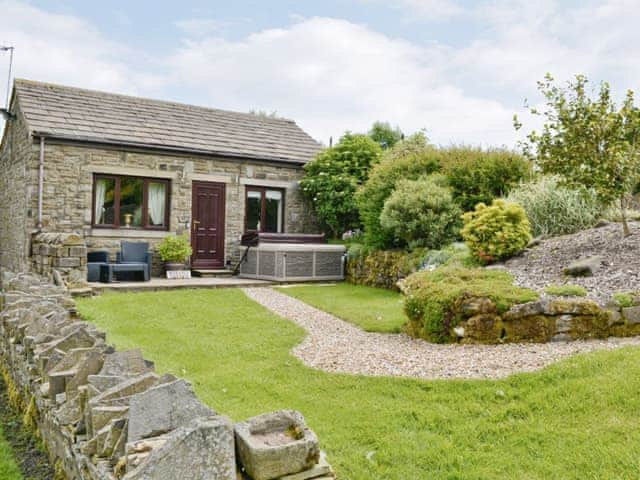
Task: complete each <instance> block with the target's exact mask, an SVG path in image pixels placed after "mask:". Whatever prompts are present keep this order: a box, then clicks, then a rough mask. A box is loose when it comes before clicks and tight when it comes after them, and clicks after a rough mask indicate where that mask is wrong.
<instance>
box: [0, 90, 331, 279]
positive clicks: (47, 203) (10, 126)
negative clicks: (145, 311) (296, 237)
mask: <svg viewBox="0 0 640 480" xmlns="http://www.w3.org/2000/svg"><path fill="white" fill-rule="evenodd" d="M9 111H10V118H9V120H7V123H6V127H5V130H4V135H3V138H2V144H1V145H0V268H8V269H12V270H20V269H24V268H25V267H27V266H28V265H29V263H30V261H29V258H30V255H31V248H32V246H31V242H32V238H33V236H34V234H35V233H38V232H49V233H75V234H77V235H78V236H80V237H81V238H83V239H84V242H85V243H86V246H87V247H88V249H89V250H91V249H94V250H95V249H100V250H110V251H112V252H115V251H116V250H117V249H118V247H119V243H120V241H121V240H123V239H127V240H132V241H147V242H149V243H150V244H151V245H155V244H157V243H158V242H159V241H160V240H161V239H162V238H163V237H165V236H167V235H173V234H181V233H186V232H188V235H189V236H190V238H191V243H192V247H193V250H194V254H193V257H192V259H191V261H192V268H194V269H202V270H207V269H223V268H226V267H229V266H230V265H232V263H233V262H235V261H236V260H237V259H238V257H239V248H238V247H239V244H240V238H241V236H242V234H244V233H245V232H250V231H264V232H285V233H303V232H306V233H314V232H313V229H314V220H313V217H312V215H311V214H310V211H309V209H308V208H307V206H306V205H305V203H304V201H303V198H302V196H301V192H300V190H299V188H298V181H299V180H300V178H301V177H302V174H303V170H302V167H303V165H304V164H305V163H306V162H308V161H309V160H311V159H313V158H314V156H315V155H316V154H317V153H318V151H319V150H320V148H321V146H320V145H319V144H318V143H317V142H316V141H314V140H313V139H312V138H311V137H310V136H309V135H308V134H306V133H305V132H304V131H303V130H302V129H301V128H300V127H298V125H296V123H295V122H293V121H291V120H285V119H280V118H271V117H265V116H260V115H253V114H249V113H237V112H230V111H224V110H216V109H210V108H202V107H196V106H190V105H183V104H178V103H172V102H165V101H158V100H149V99H144V98H137V97H131V96H125V95H116V94H111V93H103V92H97V91H90V90H84V89H79V88H71V87H66V86H60V85H51V84H47V83H41V82H34V81H29V80H16V81H15V83H14V89H13V95H12V100H11V106H10V109H9ZM154 257H155V260H154V272H155V273H156V274H157V273H159V271H160V261H159V259H158V258H157V255H155V256H154Z"/></svg>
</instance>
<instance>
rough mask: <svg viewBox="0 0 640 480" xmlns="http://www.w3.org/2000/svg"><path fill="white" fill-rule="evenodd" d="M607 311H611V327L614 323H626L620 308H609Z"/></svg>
mask: <svg viewBox="0 0 640 480" xmlns="http://www.w3.org/2000/svg"><path fill="white" fill-rule="evenodd" d="M607 312H608V313H609V322H608V323H609V326H610V327H611V326H612V325H619V324H621V323H624V319H623V318H622V314H621V313H620V310H618V308H610V309H607Z"/></svg>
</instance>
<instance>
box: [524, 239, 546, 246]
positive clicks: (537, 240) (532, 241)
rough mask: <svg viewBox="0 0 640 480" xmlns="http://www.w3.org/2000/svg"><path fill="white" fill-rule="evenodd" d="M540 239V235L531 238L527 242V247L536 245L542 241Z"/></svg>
mask: <svg viewBox="0 0 640 480" xmlns="http://www.w3.org/2000/svg"><path fill="white" fill-rule="evenodd" d="M542 240H543V238H542V237H535V238H532V239H531V241H530V242H529V244H528V245H527V248H533V247H537V246H538V245H540V244H541V243H542Z"/></svg>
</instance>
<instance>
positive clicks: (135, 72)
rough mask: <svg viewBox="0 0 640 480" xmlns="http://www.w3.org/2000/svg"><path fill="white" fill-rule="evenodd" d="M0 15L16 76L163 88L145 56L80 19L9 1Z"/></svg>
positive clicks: (116, 87)
mask: <svg viewBox="0 0 640 480" xmlns="http://www.w3.org/2000/svg"><path fill="white" fill-rule="evenodd" d="M0 11H1V12H2V25H3V26H2V28H3V30H2V40H4V41H5V42H6V43H8V44H10V45H13V46H14V47H15V55H14V62H15V63H14V67H15V68H14V72H15V73H16V76H19V77H25V78H30V79H36V80H42V81H48V82H58V83H64V84H68V85H75V86H81V87H86V88H95V89H103V90H108V91H118V92H125V93H137V92H139V91H141V90H154V89H156V88H158V87H159V86H160V85H161V81H160V79H159V77H157V76H156V75H154V74H153V73H151V72H150V68H149V65H147V66H146V67H147V68H145V63H148V62H146V61H145V59H144V57H143V56H141V55H139V53H138V52H133V51H131V50H130V49H129V48H128V47H126V46H124V45H122V44H120V43H118V42H114V41H112V40H110V39H108V38H105V37H104V35H103V34H102V33H101V32H100V31H99V30H98V29H97V28H96V27H94V26H93V25H92V24H90V23H89V22H87V21H85V20H84V19H81V18H79V17H76V16H72V15H61V14H53V13H48V12H46V11H44V10H41V9H38V8H36V7H33V6H31V5H29V4H25V3H20V2H16V1H11V0H9V1H0ZM3 68H4V65H3ZM3 76H4V75H3Z"/></svg>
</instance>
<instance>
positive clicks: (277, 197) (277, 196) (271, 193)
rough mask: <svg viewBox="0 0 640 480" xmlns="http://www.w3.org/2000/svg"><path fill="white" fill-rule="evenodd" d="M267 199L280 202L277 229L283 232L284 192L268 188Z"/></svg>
mask: <svg viewBox="0 0 640 480" xmlns="http://www.w3.org/2000/svg"><path fill="white" fill-rule="evenodd" d="M266 197H267V201H269V200H272V201H276V202H278V207H277V208H278V225H277V227H276V231H277V232H278V233H280V232H282V210H283V209H282V192H281V191H279V190H267V194H266Z"/></svg>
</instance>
